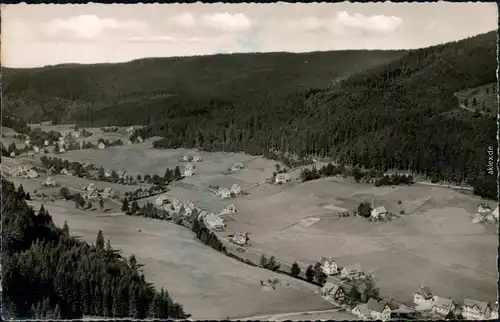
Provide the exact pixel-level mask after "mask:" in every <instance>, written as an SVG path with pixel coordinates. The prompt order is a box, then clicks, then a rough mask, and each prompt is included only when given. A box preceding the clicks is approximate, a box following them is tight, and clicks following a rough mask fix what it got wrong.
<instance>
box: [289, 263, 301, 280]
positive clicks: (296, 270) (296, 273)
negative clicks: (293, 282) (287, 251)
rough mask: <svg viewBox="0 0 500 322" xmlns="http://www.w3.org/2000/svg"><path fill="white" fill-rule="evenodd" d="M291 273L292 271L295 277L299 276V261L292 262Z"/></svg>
mask: <svg viewBox="0 0 500 322" xmlns="http://www.w3.org/2000/svg"><path fill="white" fill-rule="evenodd" d="M290 273H291V275H292V276H293V277H297V276H299V274H300V267H299V264H297V262H294V263H293V264H292V269H291V271H290Z"/></svg>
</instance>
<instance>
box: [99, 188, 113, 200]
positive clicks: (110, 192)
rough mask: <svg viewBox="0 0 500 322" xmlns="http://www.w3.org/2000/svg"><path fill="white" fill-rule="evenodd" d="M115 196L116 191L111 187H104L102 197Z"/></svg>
mask: <svg viewBox="0 0 500 322" xmlns="http://www.w3.org/2000/svg"><path fill="white" fill-rule="evenodd" d="M114 196H115V192H114V191H113V189H111V188H104V190H103V191H102V193H101V197H102V198H103V199H108V198H113V197H114Z"/></svg>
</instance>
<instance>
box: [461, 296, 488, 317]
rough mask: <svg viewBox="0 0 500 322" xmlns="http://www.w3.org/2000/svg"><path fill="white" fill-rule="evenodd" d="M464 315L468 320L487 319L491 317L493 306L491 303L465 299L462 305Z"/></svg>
mask: <svg viewBox="0 0 500 322" xmlns="http://www.w3.org/2000/svg"><path fill="white" fill-rule="evenodd" d="M462 316H463V317H464V319H466V320H486V319H489V318H490V317H491V306H490V304H489V303H486V302H481V301H476V300H471V299H464V304H463V305H462Z"/></svg>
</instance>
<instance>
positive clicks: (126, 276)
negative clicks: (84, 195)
mask: <svg viewBox="0 0 500 322" xmlns="http://www.w3.org/2000/svg"><path fill="white" fill-rule="evenodd" d="M25 198H26V195H25V193H24V191H23V189H22V186H20V187H19V188H18V189H15V187H14V185H13V184H12V183H10V182H8V181H5V179H4V178H2V294H1V295H2V317H3V318H7V319H10V318H17V319H20V318H21V319H32V320H34V319H40V320H44V319H48V320H57V319H81V318H82V317H83V316H94V317H96V316H99V317H131V318H137V319H140V318H146V317H151V318H160V319H167V318H186V317H187V316H188V315H187V314H185V313H184V310H183V308H182V305H180V304H178V303H176V302H174V301H173V300H172V298H171V297H170V296H169V294H168V292H167V291H166V290H163V289H162V290H161V291H160V292H157V291H156V290H155V288H154V287H153V286H151V284H149V283H148V282H147V281H146V280H145V278H144V275H143V274H142V272H141V269H140V265H139V264H138V263H137V262H136V260H135V257H134V256H133V255H132V256H131V257H130V259H129V260H127V259H124V258H122V257H121V256H120V255H119V254H118V253H117V251H115V250H113V249H112V247H111V245H110V243H109V240H108V243H107V245H106V246H105V241H104V236H103V235H102V233H101V232H99V234H98V235H97V238H96V244H95V245H92V246H90V245H88V244H87V243H85V242H82V241H79V240H77V239H75V238H73V237H71V236H70V234H69V228H68V226H66V225H65V226H64V227H63V228H62V229H60V228H57V227H56V226H55V225H54V223H53V221H52V218H51V217H50V215H49V214H48V213H47V211H45V210H44V208H43V207H42V208H41V209H40V211H39V212H38V214H35V213H34V211H33V209H32V208H31V207H29V206H28V205H27V204H26V201H25Z"/></svg>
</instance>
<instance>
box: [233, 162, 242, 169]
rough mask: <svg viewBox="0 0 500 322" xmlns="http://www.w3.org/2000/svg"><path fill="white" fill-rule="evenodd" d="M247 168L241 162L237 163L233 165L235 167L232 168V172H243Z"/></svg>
mask: <svg viewBox="0 0 500 322" xmlns="http://www.w3.org/2000/svg"><path fill="white" fill-rule="evenodd" d="M244 167H245V166H244V165H243V163H241V162H235V163H233V166H232V167H231V170H232V171H238V170H241V169H243V168H244Z"/></svg>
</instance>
